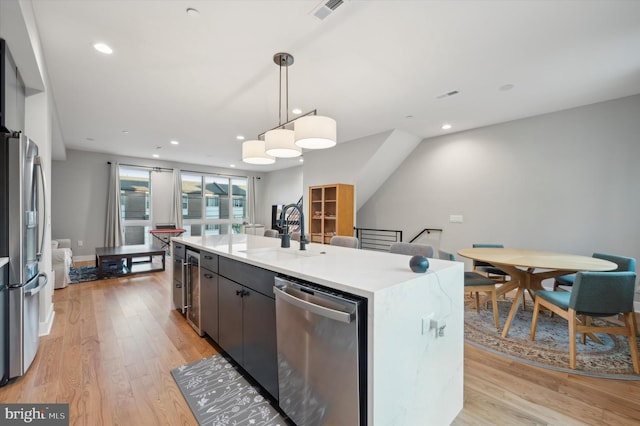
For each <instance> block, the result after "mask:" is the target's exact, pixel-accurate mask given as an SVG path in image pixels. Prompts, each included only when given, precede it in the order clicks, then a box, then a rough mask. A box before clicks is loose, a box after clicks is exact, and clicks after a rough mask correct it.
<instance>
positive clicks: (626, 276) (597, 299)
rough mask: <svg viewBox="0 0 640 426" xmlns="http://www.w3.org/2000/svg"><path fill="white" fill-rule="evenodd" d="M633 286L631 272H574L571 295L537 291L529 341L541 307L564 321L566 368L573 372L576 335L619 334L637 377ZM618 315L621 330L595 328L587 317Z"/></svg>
mask: <svg viewBox="0 0 640 426" xmlns="http://www.w3.org/2000/svg"><path fill="white" fill-rule="evenodd" d="M635 284H636V274H635V272H629V271H624V272H578V273H577V274H576V277H575V280H574V282H573V289H572V290H571V292H564V291H550V290H540V291H537V292H536V303H535V305H534V307H533V320H532V323H531V335H530V338H531V340H534V339H535V335H536V326H537V324H538V311H539V309H540V307H545V308H547V309H549V310H550V311H551V312H553V313H555V314H558V315H559V316H561V317H562V318H564V319H566V320H567V321H568V324H569V367H571V368H572V369H575V368H576V335H577V333H583V336H582V342H583V343H585V342H586V339H585V334H586V333H593V332H601V333H610V334H621V335H626V336H628V338H629V347H630V349H631V358H632V360H633V371H634V372H635V373H636V374H640V361H639V360H638V345H637V343H636V330H637V324H636V319H635V312H634V311H633V294H634V289H635ZM614 315H621V316H622V317H623V318H624V322H625V325H624V326H616V325H615V324H613V323H610V324H606V325H604V326H596V325H593V324H592V323H591V317H610V316H614Z"/></svg>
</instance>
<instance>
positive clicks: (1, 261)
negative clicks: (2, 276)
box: [0, 257, 9, 268]
mask: <svg viewBox="0 0 640 426" xmlns="http://www.w3.org/2000/svg"><path fill="white" fill-rule="evenodd" d="M7 263H9V258H8V257H0V268H2V267H3V266H4V265H6V264H7Z"/></svg>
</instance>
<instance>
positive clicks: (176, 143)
mask: <svg viewBox="0 0 640 426" xmlns="http://www.w3.org/2000/svg"><path fill="white" fill-rule="evenodd" d="M171 145H180V142H178V141H177V140H172V141H171Z"/></svg>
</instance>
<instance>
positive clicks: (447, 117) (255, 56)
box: [33, 0, 640, 171]
mask: <svg viewBox="0 0 640 426" xmlns="http://www.w3.org/2000/svg"><path fill="white" fill-rule="evenodd" d="M323 3H324V2H323ZM320 4H321V3H320V2H318V1H316V0H311V1H304V0H285V1H265V0H258V1H249V0H236V1H213V0H211V1H203V0H192V1H150V0H146V1H135V0H110V1H106V0H81V1H63V0H57V1H46V0H33V8H34V13H35V17H36V23H37V26H38V29H39V31H40V36H41V39H42V45H43V50H44V55H45V60H46V64H47V67H48V71H49V78H50V82H51V87H52V91H53V96H54V100H55V104H56V107H57V111H58V118H59V121H60V129H61V132H62V135H63V140H64V144H65V146H66V147H67V148H68V149H79V150H88V151H99V152H107V153H113V154H118V155H127V156H134V157H143V158H150V157H151V155H152V154H154V153H157V154H159V155H160V159H164V160H173V161H179V162H185V163H194V164H206V165H212V166H219V167H229V165H230V164H235V165H236V166H237V167H238V168H240V169H245V170H264V171H268V170H276V169H279V168H283V167H289V166H292V165H296V164H299V163H298V162H297V160H287V161H283V160H278V161H277V162H276V164H275V165H273V166H249V165H246V164H244V163H242V161H241V158H240V157H241V142H239V141H237V140H236V135H238V134H242V135H244V136H246V137H247V138H248V139H253V138H255V137H256V136H257V135H258V134H259V133H262V132H263V131H265V130H268V129H270V128H272V127H274V126H276V125H277V124H278V67H277V66H276V65H275V64H274V63H273V60H272V57H273V55H274V53H276V52H281V51H285V52H289V53H291V54H292V55H293V56H294V57H295V63H294V64H293V65H292V66H291V67H290V69H289V106H290V108H294V107H299V108H300V109H302V110H303V111H305V112H306V111H309V110H312V109H317V110H318V113H319V114H320V115H327V116H330V117H333V118H335V119H336V120H337V122H338V141H339V142H340V143H341V142H347V141H350V140H354V139H357V138H360V137H363V136H367V135H371V134H375V133H379V132H382V131H386V130H390V129H401V130H404V131H407V132H410V133H412V134H415V135H417V136H419V137H421V138H426V137H431V136H435V135H439V134H443V133H445V131H443V130H442V129H441V128H440V127H441V125H442V124H443V123H445V122H447V123H451V124H452V125H453V129H452V130H449V132H452V131H460V130H465V129H469V128H474V127H479V126H485V125H489V124H493V123H498V122H504V121H508V120H513V119H517V118H522V117H527V116H532V115H537V114H542V113H546V112H551V111H557V110H561V109H566V108H571V107H575V106H580V105H586V104H590V103H594V102H599V101H603V100H608V99H615V98H619V97H623V96H627V95H632V94H637V93H640V1H612V0H607V1H506V0H505V1H481V0H478V1H356V0H351V1H345V3H344V4H343V5H341V6H340V7H338V8H337V9H336V10H335V11H334V12H333V13H332V14H330V15H329V16H328V17H327V18H325V19H324V20H320V19H318V18H317V17H315V16H314V14H313V12H314V10H315V9H316V7H317V6H318V5H320ZM188 7H193V8H196V9H197V10H199V12H200V15H199V17H197V18H193V17H191V16H189V15H187V13H186V9H187V8H188ZM98 41H101V42H105V43H107V44H109V45H110V46H111V47H112V48H113V50H114V53H113V54H112V55H110V56H106V55H103V54H100V53H98V52H96V51H95V50H94V49H93V47H92V46H93V44H94V43H96V42H98ZM506 84H511V85H514V87H513V89H512V90H509V91H504V90H499V88H500V87H501V86H503V85H506ZM453 90H457V91H459V94H457V95H455V96H451V97H447V98H444V99H438V96H439V95H441V94H444V93H447V92H450V91H453ZM290 117H293V115H292V114H290ZM123 130H126V131H128V133H127V134H125V133H123ZM171 139H177V140H179V141H180V145H179V146H177V147H175V146H172V145H170V144H169V141H170V140H171Z"/></svg>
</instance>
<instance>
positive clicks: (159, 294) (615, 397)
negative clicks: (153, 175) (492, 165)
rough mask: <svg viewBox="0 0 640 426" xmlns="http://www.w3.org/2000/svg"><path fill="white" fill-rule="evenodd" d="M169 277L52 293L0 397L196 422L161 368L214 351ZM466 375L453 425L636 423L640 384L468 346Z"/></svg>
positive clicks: (123, 420)
mask: <svg viewBox="0 0 640 426" xmlns="http://www.w3.org/2000/svg"><path fill="white" fill-rule="evenodd" d="M170 281H171V275H170V271H169V270H167V271H165V272H160V273H155V274H147V275H138V276H132V277H128V278H120V279H112V280H103V281H96V282H91V283H83V284H76V285H71V286H69V287H67V288H66V289H62V290H56V291H55V294H54V299H53V300H54V306H55V311H56V318H55V323H54V326H53V329H52V332H51V334H50V335H48V336H45V337H42V338H41V340H40V350H39V352H38V355H37V357H36V360H35V361H34V363H33V365H32V366H31V368H30V370H29V372H28V373H27V374H26V375H25V376H24V377H22V378H20V379H18V380H16V381H15V382H14V383H12V384H10V385H8V386H5V387H3V388H0V402H29V403H51V402H65V403H69V410H70V424H72V425H91V426H93V425H136V426H137V425H194V424H196V422H195V419H194V417H193V415H192V414H191V411H190V410H189V407H188V406H187V404H186V402H185V401H184V399H183V398H182V395H181V393H180V391H179V390H178V388H177V387H176V385H175V383H174V381H173V378H172V377H171V374H170V373H169V370H171V369H172V368H175V367H178V366H180V365H182V364H186V363H188V362H191V361H195V360H197V359H200V358H203V357H207V356H209V355H212V354H214V353H216V350H215V349H214V348H213V347H212V346H211V344H210V343H209V341H208V340H207V339H202V338H200V337H198V336H197V335H196V334H195V333H194V332H193V330H192V329H191V328H190V327H189V325H188V324H187V323H186V322H185V321H184V319H183V318H181V317H180V316H179V315H178V314H177V313H176V312H175V311H173V310H172V308H171V300H170V297H171V285H170ZM464 379H465V387H464V409H463V411H462V412H461V413H460V415H459V416H458V417H457V419H456V420H455V421H454V423H453V424H454V425H509V426H511V425H563V426H564V425H578V424H589V425H616V426H618V425H638V424H640V382H636V381H616V380H604V379H591V378H585V377H582V376H575V375H570V374H565V373H559V372H555V371H550V370H545V369H539V368H535V367H531V366H527V365H524V364H520V363H518V362H514V361H509V360H506V359H504V358H501V357H498V356H495V355H491V354H489V353H486V352H484V351H481V350H478V349H475V348H473V347H471V346H468V345H465V378H464ZM344 426H350V425H344ZM381 426H386V425H381ZM398 426H428V425H398Z"/></svg>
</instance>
